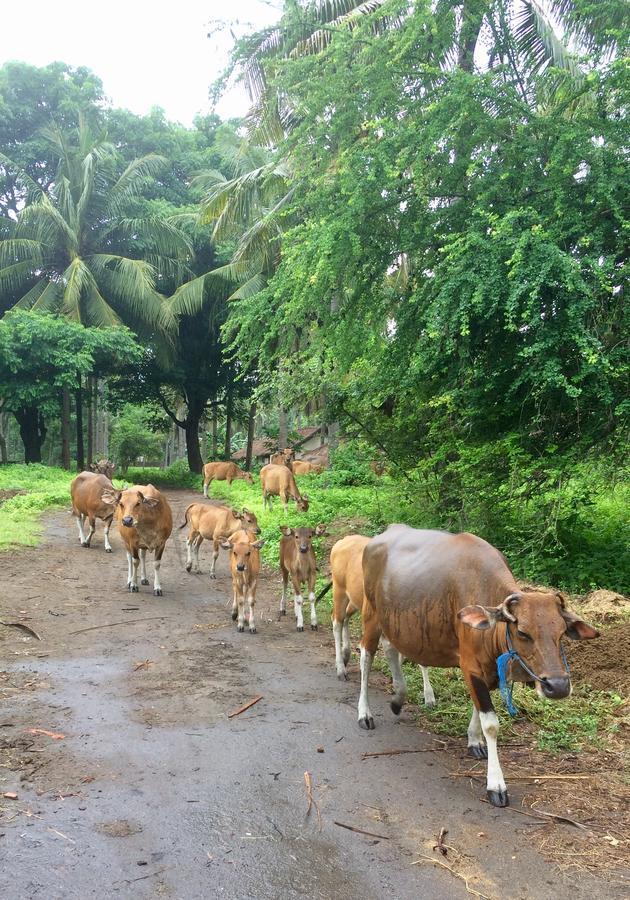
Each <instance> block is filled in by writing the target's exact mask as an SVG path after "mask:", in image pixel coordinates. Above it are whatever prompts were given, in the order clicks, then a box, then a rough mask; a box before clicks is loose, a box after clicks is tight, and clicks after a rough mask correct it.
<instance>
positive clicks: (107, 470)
mask: <svg viewBox="0 0 630 900" xmlns="http://www.w3.org/2000/svg"><path fill="white" fill-rule="evenodd" d="M115 468H116V466H115V465H114V463H113V462H112V461H111V459H99V460H97V461H96V462H93V463H92V464H91V465H90V472H96V474H97V475H104V476H105V477H106V478H109V480H110V481H111V479H112V475H113V474H114V469H115Z"/></svg>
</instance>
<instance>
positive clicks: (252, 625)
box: [247, 587, 256, 634]
mask: <svg viewBox="0 0 630 900" xmlns="http://www.w3.org/2000/svg"><path fill="white" fill-rule="evenodd" d="M255 592H256V588H255V587H254V588H250V591H249V593H248V595H247V606H248V608H249V633H250V634H256V619H255V617H254V607H255V605H256V593H255Z"/></svg>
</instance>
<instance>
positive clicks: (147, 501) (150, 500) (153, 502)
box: [138, 491, 160, 509]
mask: <svg viewBox="0 0 630 900" xmlns="http://www.w3.org/2000/svg"><path fill="white" fill-rule="evenodd" d="M138 494H139V495H140V499H141V500H142V505H143V506H148V507H149V508H150V509H153V507H154V506H158V505H159V502H160V501H159V500H158V498H157V497H145V496H144V494H141V493H140V491H138Z"/></svg>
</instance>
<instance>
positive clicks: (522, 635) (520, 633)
mask: <svg viewBox="0 0 630 900" xmlns="http://www.w3.org/2000/svg"><path fill="white" fill-rule="evenodd" d="M516 633H517V634H518V636H519V637H520V638H523V640H525V641H531V640H533V638H532V637H531V635H529V634H527V633H526V632H525V631H521V629H520V628H518V629H517V631H516Z"/></svg>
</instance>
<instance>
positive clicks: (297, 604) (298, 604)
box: [293, 594, 304, 631]
mask: <svg viewBox="0 0 630 900" xmlns="http://www.w3.org/2000/svg"><path fill="white" fill-rule="evenodd" d="M303 603H304V600H303V599H302V595H301V594H296V595H295V597H294V599H293V608H294V610H295V618H296V619H297V622H296V623H295V624H296V627H297V630H298V631H304V616H303V615H302V604H303Z"/></svg>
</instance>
